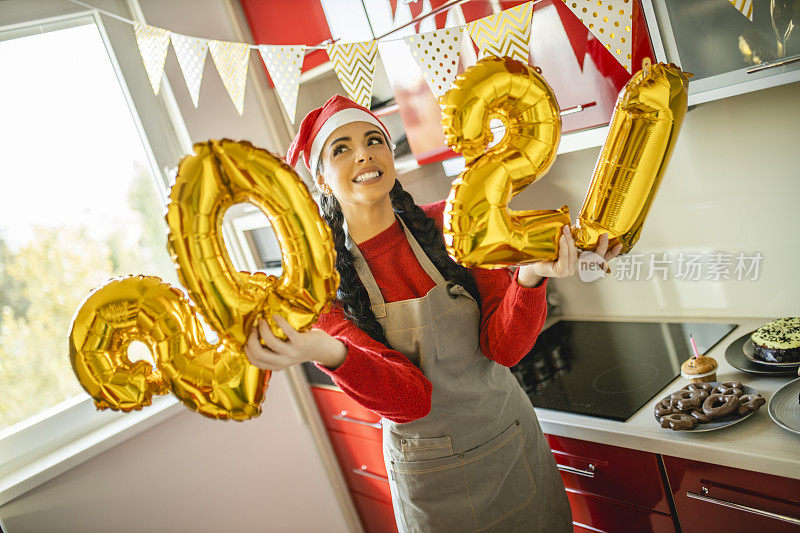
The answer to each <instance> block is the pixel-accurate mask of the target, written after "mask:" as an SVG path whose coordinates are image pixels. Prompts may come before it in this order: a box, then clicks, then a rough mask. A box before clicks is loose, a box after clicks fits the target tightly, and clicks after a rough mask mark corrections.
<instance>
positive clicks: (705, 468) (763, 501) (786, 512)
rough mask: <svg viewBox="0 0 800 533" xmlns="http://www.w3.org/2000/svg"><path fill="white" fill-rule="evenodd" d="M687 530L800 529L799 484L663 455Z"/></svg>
mask: <svg viewBox="0 0 800 533" xmlns="http://www.w3.org/2000/svg"><path fill="white" fill-rule="evenodd" d="M664 466H665V467H666V469H667V477H668V479H669V484H670V487H671V489H672V497H673V499H674V501H675V508H676V510H677V512H678V520H679V521H680V524H681V528H682V529H683V530H684V531H705V530H707V529H708V528H709V527H712V528H713V529H714V530H715V531H731V532H733V531H760V532H767V531H768V532H770V533H781V532H784V531H786V532H789V531H793V532H797V531H798V530H800V480H797V479H789V478H784V477H778V476H771V475H768V474H760V473H757V472H750V471H748V470H741V469H738V468H730V467H726V466H718V465H712V464H708V463H701V462H698V461H690V460H688V459H679V458H676V457H669V456H664Z"/></svg>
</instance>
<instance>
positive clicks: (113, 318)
mask: <svg viewBox="0 0 800 533" xmlns="http://www.w3.org/2000/svg"><path fill="white" fill-rule="evenodd" d="M194 148H195V154H194V155H193V156H188V157H186V158H184V160H183V161H182V162H181V164H180V166H179V170H178V177H177V180H176V183H175V185H174V186H173V187H172V191H171V194H170V204H169V207H168V212H167V222H168V224H169V227H170V235H169V248H170V251H171V253H172V255H173V259H174V260H175V262H176V264H177V267H178V273H179V275H180V278H181V281H182V282H183V283H184V285H185V286H186V287H187V289H188V290H189V293H190V295H191V297H192V299H193V301H194V302H195V303H196V304H197V307H198V310H199V312H200V313H201V314H202V316H203V317H204V318H205V319H206V321H207V322H208V323H209V324H210V325H211V326H212V327H213V328H214V330H215V331H216V332H217V333H218V334H219V336H220V340H219V342H218V343H217V344H213V345H212V344H209V343H208V342H206V340H205V336H204V334H203V330H202V328H201V326H200V321H199V319H198V317H197V315H196V310H195V308H194V306H193V305H192V303H191V302H189V301H187V300H186V299H185V298H184V297H183V296H182V294H181V293H180V291H178V290H176V289H174V288H172V287H169V286H168V285H166V284H164V283H161V282H160V280H159V279H158V278H153V277H144V276H134V277H128V278H123V279H117V280H112V281H111V282H109V283H108V284H106V285H104V286H102V287H100V288H99V289H97V290H95V291H94V292H92V293H91V294H89V296H87V298H86V300H84V302H83V303H82V304H81V307H80V308H79V309H78V311H77V313H76V314H75V317H74V318H73V320H72V327H71V332H70V338H69V346H70V360H71V362H72V366H73V370H74V371H75V374H76V376H77V377H78V379H79V380H80V382H81V385H83V387H84V389H86V391H87V392H88V393H89V394H90V395H91V396H92V397H93V398H94V399H95V404H96V405H97V407H98V408H99V409H105V408H111V409H115V410H122V411H130V410H131V409H141V408H142V406H143V405H149V404H150V403H151V401H152V396H153V394H164V393H166V392H167V391H168V390H170V389H171V390H172V392H173V393H174V394H175V395H176V396H177V397H178V398H179V399H180V400H181V401H182V402H183V403H184V404H185V405H186V406H187V407H189V408H191V409H194V410H196V411H198V412H199V413H201V414H203V415H205V416H208V417H211V418H218V419H234V420H246V419H249V418H252V417H255V416H258V415H259V414H260V412H261V408H260V406H259V404H260V403H261V401H262V400H263V398H264V392H265V391H266V387H267V383H268V381H269V376H270V373H269V372H267V371H263V370H260V369H258V368H256V367H254V366H252V365H251V364H250V363H249V362H248V360H247V357H246V355H245V354H244V351H243V348H242V346H243V344H244V342H245V338H246V335H247V332H248V331H249V330H250V326H251V325H252V324H253V322H254V321H255V319H256V318H257V317H258V315H261V314H262V313H263V315H264V316H265V318H267V319H268V321H269V323H270V327H271V328H272V331H273V332H274V333H275V334H276V335H278V336H279V337H283V338H285V335H284V334H283V332H281V331H280V329H279V328H278V327H277V325H276V324H275V323H274V321H273V320H272V315H273V314H281V315H282V316H284V317H285V318H286V319H287V320H288V321H289V323H290V324H291V325H292V326H293V327H294V328H296V329H298V330H301V331H302V330H306V329H308V328H310V327H311V325H312V324H313V323H314V321H315V320H316V318H317V317H318V315H319V314H320V313H321V312H322V311H324V309H325V308H326V307H327V306H328V305H329V303H330V302H331V301H332V300H333V298H334V297H335V294H336V288H337V286H338V284H339V275H338V272H337V271H336V269H335V266H334V261H335V250H334V246H333V239H332V236H331V233H330V228H328V226H327V225H326V224H325V222H324V221H323V220H322V219H321V217H320V216H319V212H318V209H317V207H316V204H315V203H314V201H313V199H312V198H311V195H310V194H309V193H308V189H307V188H306V187H305V185H304V184H303V182H302V181H301V180H300V178H299V177H298V176H297V174H295V172H294V170H292V169H291V168H290V167H289V166H288V165H286V164H285V163H283V162H282V161H280V160H279V159H278V158H277V157H275V156H273V155H272V154H270V153H269V152H267V151H266V150H263V149H259V148H256V147H254V146H252V145H251V144H250V143H248V142H233V141H230V140H222V141H215V140H212V141H208V142H206V143H197V144H195V146H194ZM238 202H251V203H253V204H255V205H256V206H258V207H261V208H262V209H263V210H264V211H265V212H266V214H267V216H268V217H269V219H270V221H271V223H272V225H273V228H274V229H275V233H276V235H277V237H278V241H279V242H280V245H281V253H282V263H283V274H282V275H281V276H280V277H279V278H276V277H275V276H269V277H268V276H265V275H264V274H261V273H257V274H254V275H252V274H250V273H247V272H238V273H237V272H235V270H234V269H233V266H232V264H231V262H230V259H229V258H228V256H227V254H226V253H225V246H224V243H223V241H222V235H221V225H222V216H223V214H224V212H225V210H226V209H227V208H228V207H230V206H231V205H233V204H234V203H238ZM133 340H139V341H142V342H144V343H145V344H146V345H147V346H149V347H150V349H151V351H152V352H153V355H154V360H155V362H156V366H157V367H158V370H154V369H152V367H151V365H150V364H149V363H146V362H144V361H137V362H136V363H131V362H130V360H129V359H128V356H127V348H128V345H129V344H130V342H131V341H133Z"/></svg>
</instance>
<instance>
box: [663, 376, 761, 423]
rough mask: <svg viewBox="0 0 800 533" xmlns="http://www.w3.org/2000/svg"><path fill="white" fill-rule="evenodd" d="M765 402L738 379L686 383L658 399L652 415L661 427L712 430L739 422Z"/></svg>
mask: <svg viewBox="0 0 800 533" xmlns="http://www.w3.org/2000/svg"><path fill="white" fill-rule="evenodd" d="M765 403H766V400H765V399H764V398H763V397H762V396H761V395H760V394H759V393H758V392H757V391H756V390H755V389H753V388H752V387H748V386H747V385H743V384H742V383H741V382H739V381H726V382H719V381H713V382H710V383H689V384H688V385H686V386H685V387H684V388H682V389H681V390H679V391H675V392H673V393H672V394H670V395H669V396H667V397H665V398H663V399H662V400H661V401H660V402H658V403H657V404H656V407H655V413H654V414H655V416H656V420H657V421H658V423H659V424H660V425H661V427H662V428H665V429H671V430H675V431H712V430H715V429H721V428H724V427H727V426H730V425H732V424H736V423H737V422H741V421H742V420H744V419H745V418H748V417H749V416H750V415H752V414H753V413H755V412H756V411H758V410H759V408H760V407H761V406H762V405H764V404H765Z"/></svg>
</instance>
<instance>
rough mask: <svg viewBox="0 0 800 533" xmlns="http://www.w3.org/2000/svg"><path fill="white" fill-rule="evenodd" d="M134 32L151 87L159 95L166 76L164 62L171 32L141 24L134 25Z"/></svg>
mask: <svg viewBox="0 0 800 533" xmlns="http://www.w3.org/2000/svg"><path fill="white" fill-rule="evenodd" d="M133 31H134V33H135V34H136V44H138V45H139V53H140V54H142V61H144V68H145V70H146V71H147V77H148V78H150V85H151V86H152V87H153V92H154V93H156V94H158V88H159V87H160V86H161V76H162V75H163V74H164V61H165V60H166V59H167V48H168V47H169V35H170V32H169V30H165V29H163V28H156V27H155V26H149V25H147V24H141V23H139V22H135V23H134V24H133Z"/></svg>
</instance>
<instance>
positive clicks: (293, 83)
mask: <svg viewBox="0 0 800 533" xmlns="http://www.w3.org/2000/svg"><path fill="white" fill-rule="evenodd" d="M304 50H305V46H302V45H300V46H271V45H266V44H265V45H261V46H259V47H258V51H259V52H260V53H261V58H262V59H263V60H264V64H265V65H266V66H267V70H268V71H269V76H270V78H272V82H273V83H274V84H275V90H276V91H278V96H280V98H281V103H282V104H283V108H284V109H285V110H286V114H287V115H289V120H291V121H292V123H294V116H295V111H296V110H297V92H298V88H299V87H300V69H301V68H302V67H303V51H304Z"/></svg>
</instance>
